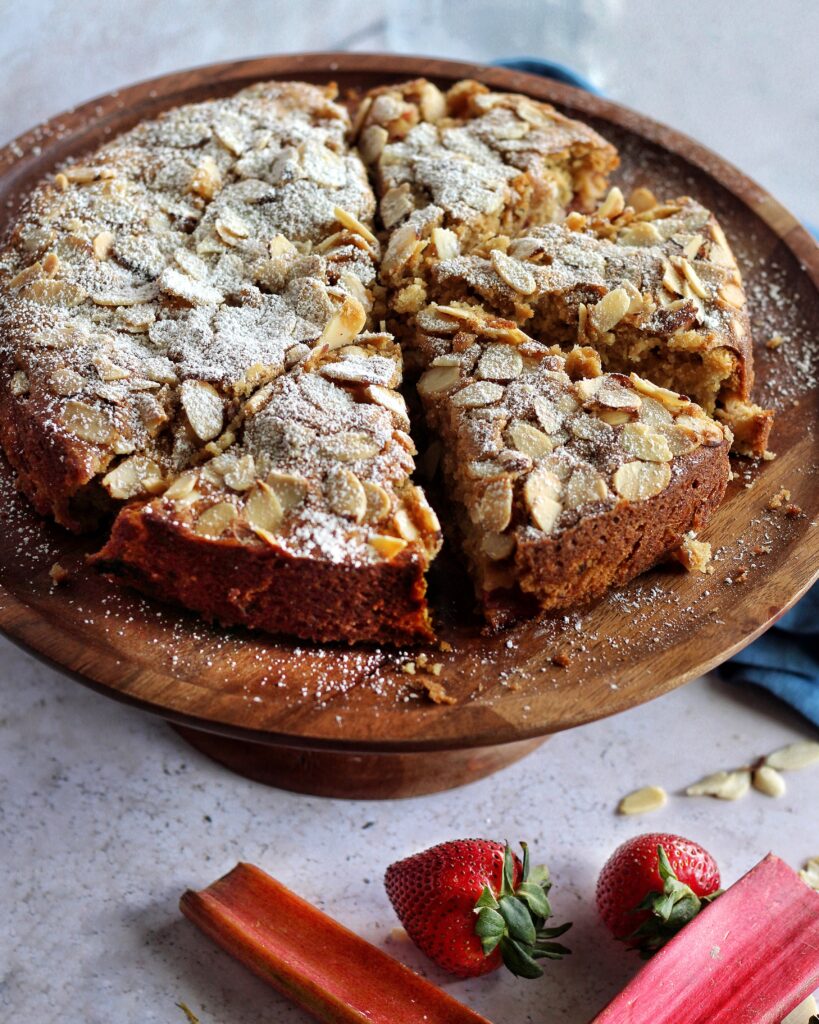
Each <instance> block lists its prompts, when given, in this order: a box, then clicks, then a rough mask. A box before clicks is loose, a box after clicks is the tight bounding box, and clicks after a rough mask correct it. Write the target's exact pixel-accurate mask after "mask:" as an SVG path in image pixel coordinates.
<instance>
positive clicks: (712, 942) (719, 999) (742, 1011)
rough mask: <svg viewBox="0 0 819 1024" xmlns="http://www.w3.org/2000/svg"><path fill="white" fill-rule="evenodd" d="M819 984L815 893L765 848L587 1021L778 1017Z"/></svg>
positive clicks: (646, 1023) (706, 1023)
mask: <svg viewBox="0 0 819 1024" xmlns="http://www.w3.org/2000/svg"><path fill="white" fill-rule="evenodd" d="M817 987H819V893H816V892H814V891H813V890H812V889H810V888H808V886H807V885H805V883H804V882H803V881H802V879H801V878H799V876H798V875H797V874H796V872H794V871H792V870H791V869H790V868H789V867H788V866H787V864H785V863H784V862H783V861H781V860H779V858H778V857H774V856H773V854H769V855H768V856H767V857H766V858H765V859H764V860H763V861H761V862H760V863H759V864H757V866H756V867H755V868H753V869H752V870H751V871H749V872H748V874H747V875H745V876H744V877H743V878H741V879H740V880H739V881H738V882H737V883H736V884H735V885H732V886H731V888H730V889H727V890H726V891H725V892H724V893H723V894H722V895H721V896H720V897H719V898H718V899H716V900H715V901H714V902H713V903H711V904H710V905H709V906H707V907H706V908H705V909H704V910H702V911H701V912H700V913H699V914H698V915H697V917H695V918H694V920H693V921H691V922H690V923H689V924H687V925H686V926H685V927H684V928H683V929H682V931H681V932H679V933H678V934H677V935H676V936H675V937H674V938H673V939H672V940H671V941H670V942H669V943H668V944H667V945H666V946H664V947H663V948H662V949H661V950H660V951H659V952H658V953H656V954H655V956H654V957H653V958H652V959H651V960H650V961H649V963H648V964H647V965H646V966H645V967H644V968H643V969H642V970H641V971H640V973H639V974H638V975H637V976H636V977H635V978H634V980H633V981H632V982H631V983H630V984H629V985H628V986H627V987H626V988H625V989H624V990H623V991H622V992H621V993H620V995H619V996H617V997H616V998H615V999H614V1000H612V1002H611V1003H609V1005H608V1006H607V1007H606V1008H605V1010H603V1012H602V1013H601V1014H599V1015H598V1016H597V1017H595V1018H594V1020H593V1021H592V1024H779V1022H780V1021H782V1019H783V1018H784V1017H786V1016H787V1015H788V1014H789V1013H790V1012H791V1010H793V1009H794V1007H795V1006H797V1005H798V1004H799V1003H800V1002H801V1001H802V1000H804V999H805V998H806V997H807V996H809V995H810V993H811V992H813V990H814V989H815V988H817Z"/></svg>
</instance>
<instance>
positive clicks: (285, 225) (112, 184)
mask: <svg viewBox="0 0 819 1024" xmlns="http://www.w3.org/2000/svg"><path fill="white" fill-rule="evenodd" d="M617 165H618V156H617V152H616V150H615V149H614V147H613V146H611V145H610V144H609V143H608V142H606V141H605V140H604V139H603V138H601V137H600V136H599V135H598V134H597V133H596V132H595V131H593V130H592V129H591V128H589V127H588V126H586V125H584V124H582V123H580V122H578V121H573V120H570V119H569V118H567V117H565V116H564V115H562V114H560V113H559V112H558V111H556V110H555V109H554V108H553V107H551V106H549V105H547V104H544V103H538V102H535V101H533V100H531V99H530V98H528V97H526V96H522V95H514V94H508V93H496V92H491V91H490V90H488V89H487V88H486V87H485V86H483V85H481V84H479V83H477V82H474V81H462V82H458V83H457V84H455V85H454V86H453V87H452V88H451V89H449V91H448V92H446V93H443V92H441V91H440V90H439V89H438V88H437V87H436V86H435V85H433V84H432V83H430V82H427V81H424V80H416V81H412V82H407V83H404V84H402V85H390V86H385V87H383V88H379V89H375V90H372V91H370V92H368V93H363V94H355V95H349V96H347V97H345V98H344V100H343V102H340V101H339V100H338V97H337V95H336V90H335V87H334V86H328V87H327V88H319V87H316V86H313V85H308V84H304V83H299V82H265V83H260V84H258V85H254V86H252V87H250V88H248V89H245V90H243V91H242V92H240V93H238V94H236V95H235V96H232V97H229V98H227V99H219V100H213V101H209V102H205V103H198V104H192V105H189V106H183V107H178V108H175V109H172V110H169V111H167V112H166V113H165V114H163V115H162V116H160V117H159V118H157V119H156V120H152V121H145V122H143V123H141V124H139V125H137V127H135V128H134V129H132V130H131V131H129V132H126V133H125V134H123V135H120V136H119V137H117V138H115V139H113V140H112V141H110V142H108V143H106V144H105V145H104V146H102V147H101V148H100V149H98V150H97V151H96V152H94V153H91V154H88V155H87V156H86V157H85V158H84V159H82V160H81V161H79V162H75V163H72V164H70V165H67V166H64V167H62V168H60V169H58V170H57V171H56V173H55V174H54V175H53V176H52V177H51V178H50V179H49V180H47V181H44V182H43V183H42V184H41V185H40V186H39V187H38V188H37V189H36V190H35V191H34V192H33V194H32V195H31V196H30V197H29V198H28V200H27V202H26V203H25V205H24V207H23V211H22V214H21V215H20V217H19V220H18V222H17V223H16V225H15V227H14V229H13V231H12V232H11V233H10V235H9V236H8V238H7V239H5V241H4V245H3V248H2V249H0V403H1V404H2V408H1V409H0V441H2V446H3V449H4V451H5V454H6V457H7V459H8V461H9V463H10V464H11V466H12V468H13V469H14V471H15V474H16V478H17V481H18V485H19V487H20V489H21V490H22V491H23V492H24V493H25V494H26V495H27V497H28V498H29V500H30V501H31V502H32V504H33V505H34V506H35V508H36V509H37V511H38V512H40V513H41V514H43V515H46V516H51V517H53V518H54V519H55V520H56V521H57V522H58V523H60V524H62V525H63V526H65V527H66V528H68V529H69V530H72V531H76V532H81V531H98V530H100V529H102V530H104V531H105V534H106V540H105V543H104V544H103V546H102V548H101V550H99V551H98V552H97V553H96V554H94V555H93V556H92V559H91V560H92V562H93V563H94V564H96V565H97V566H98V567H99V569H100V571H102V572H104V573H106V574H108V575H109V576H110V577H112V578H114V579H117V580H121V581H124V582H126V583H128V584H130V585H132V586H134V587H137V588H138V589H139V590H141V591H143V592H144V593H147V594H149V595H151V596H153V597H156V598H158V599H160V600H163V601H170V602H175V603H177V604H181V605H184V606H186V607H188V608H191V609H194V610H196V611H198V612H199V613H201V614H202V615H203V616H204V617H206V618H208V619H211V620H215V621H218V622H220V623H223V624H225V625H232V624H243V625H246V626H250V627H255V628H259V629H263V630H267V631H269V632H273V633H286V634H291V635H294V636H298V637H303V638H306V639H312V640H318V641H346V642H360V641H366V642H378V643H392V644H406V643H414V642H424V641H430V640H433V639H434V636H435V632H434V630H435V614H434V608H433V609H430V608H429V607H428V604H427V597H426V579H427V572H428V569H429V566H430V563H431V562H432V560H433V559H434V558H435V556H436V554H437V553H438V551H439V550H440V547H441V545H442V543H443V538H444V535H445V536H446V543H447V544H452V545H454V546H456V547H457V548H458V550H459V551H460V554H461V557H462V559H463V560H464V563H465V565H466V566H467V568H468V570H469V572H470V574H471V576H472V579H473V581H474V585H475V591H476V606H477V607H478V608H479V609H480V610H481V612H482V614H483V615H484V616H485V618H486V622H487V626H488V627H489V628H497V627H501V626H503V625H504V624H507V623H509V622H511V621H513V620H514V619H516V618H519V617H520V616H524V615H533V614H538V613H541V612H555V611H563V610H566V609H567V608H570V607H574V606H578V605H583V604H586V603H588V602H590V601H593V600H595V599H597V598H599V597H600V596H601V595H603V594H604V593H605V592H606V591H607V590H608V589H609V588H611V587H613V586H617V585H620V584H623V583H625V582H627V581H628V580H630V579H632V578H633V577H634V576H636V575H637V574H639V573H641V572H644V571H645V570H646V569H648V568H650V567H651V566H652V565H655V564H656V563H657V562H659V561H661V560H663V559H666V558H669V557H676V558H677V559H679V560H680V561H682V562H683V564H685V565H686V566H687V567H689V568H697V567H702V566H703V565H704V564H705V562H706V561H707V557H708V545H707V544H705V543H704V542H701V541H698V540H697V539H696V533H697V531H698V530H699V529H700V528H701V527H702V526H703V525H704V524H705V522H706V521H707V520H708V517H709V516H710V514H711V513H712V512H713V510H714V509H715V508H716V507H717V505H718V504H719V502H720V501H721V500H722V497H723V495H724V492H725V488H726V485H727V481H728V478H729V475H730V465H729V459H728V454H729V451H730V450H731V449H733V450H734V451H735V452H737V453H739V454H741V455H754V456H761V455H764V454H765V452H766V444H767V438H768V434H769V431H770V427H771V421H772V414H771V413H770V412H769V411H767V410H765V409H762V408H760V407H759V406H757V405H755V404H754V403H753V401H752V397H751V390H752V386H753V345H752V339H751V333H750V326H749V322H748V317H747V314H746V311H745V296H744V292H743V288H742V279H741V276H740V272H739V270H738V268H737V265H736V261H735V259H734V256H733V254H732V252H731V248H730V245H729V243H728V241H727V239H726V237H725V235H724V233H723V231H722V229H721V228H720V225H719V224H718V222H717V221H716V219H715V218H714V216H713V215H712V214H711V213H710V212H709V211H708V210H707V209H705V208H704V207H703V206H701V205H700V204H699V203H698V202H697V201H696V199H693V198H690V197H679V198H671V199H669V198H667V197H664V196H661V197H659V198H657V197H655V196H654V195H653V194H652V193H651V192H649V191H648V190H647V189H645V188H638V189H636V190H635V191H634V192H632V193H631V194H630V195H629V196H627V197H625V196H624V195H623V193H622V192H621V191H620V189H619V188H618V187H617V186H616V185H613V186H612V184H611V182H610V176H611V175H612V173H613V172H614V171H615V170H616V167H617ZM419 453H420V454H419ZM427 489H429V490H430V493H434V494H435V495H436V498H435V506H436V507H435V509H433V507H432V505H431V504H430V500H429V499H428V497H427V494H426V490H427ZM441 524H443V528H442V525H441Z"/></svg>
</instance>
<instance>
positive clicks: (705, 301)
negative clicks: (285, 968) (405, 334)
mask: <svg viewBox="0 0 819 1024" xmlns="http://www.w3.org/2000/svg"><path fill="white" fill-rule="evenodd" d="M635 202H636V205H634V204H632V203H630V204H629V205H626V204H625V202H624V200H623V197H622V195H621V194H620V192H619V190H618V189H613V190H612V192H611V193H610V195H609V196H608V198H607V200H606V202H605V203H604V204H603V205H602V206H601V208H600V209H599V210H598V211H597V212H596V213H595V214H594V215H592V216H591V217H586V216H584V215H582V214H579V213H572V214H570V215H569V216H568V217H567V218H566V220H565V221H564V222H563V223H561V224H547V225H543V226H540V227H537V228H533V229H531V230H528V231H526V232H524V233H523V234H521V235H518V236H517V237H514V238H509V237H500V236H499V237H497V238H495V239H493V240H492V241H491V243H490V244H489V245H487V246H486V247H485V251H484V252H483V253H481V254H472V255H468V256H456V257H453V258H452V259H448V260H443V261H440V262H438V263H437V264H436V265H435V266H434V268H432V284H431V286H430V287H429V289H428V290H429V291H430V292H431V294H432V295H433V296H434V298H435V299H436V300H437V301H438V302H441V303H444V304H447V303H451V302H463V301H473V302H478V303H480V304H482V305H484V306H486V307H488V308H490V309H492V310H494V311H495V312H496V313H498V314H499V315H500V316H502V317H507V318H509V319H512V320H514V321H515V322H516V323H517V324H519V325H521V326H523V327H525V329H526V330H527V331H530V332H531V333H533V334H535V335H536V336H537V337H539V338H544V339H548V340H549V341H550V342H555V343H560V344H562V345H568V346H572V345H575V344H580V345H591V346H593V347H594V348H595V349H596V350H597V351H598V352H599V353H600V358H601V361H602V364H603V367H604V369H606V370H609V371H613V372H619V373H629V372H631V371H634V372H636V373H638V374H640V375H642V376H645V377H647V378H648V379H650V380H652V381H653V382H655V383H657V384H659V385H661V386H663V387H667V388H672V389H674V390H676V391H680V392H683V393H685V394H687V395H690V396H691V397H692V398H693V399H695V400H696V401H697V402H698V403H700V405H702V406H703V408H704V409H705V410H706V411H707V412H708V413H711V414H715V415H716V417H717V418H718V419H720V420H722V421H723V422H725V423H726V424H728V425H729V426H730V428H731V430H732V431H733V434H734V447H735V450H737V451H739V452H741V453H743V454H750V455H762V454H763V453H764V452H765V450H766V443H767V439H768V434H769V432H770V428H771V422H772V419H773V414H772V413H771V412H770V411H768V410H764V409H761V408H760V407H759V406H757V405H754V404H753V402H752V401H751V399H750V395H751V387H752V384H753V345H752V340H751V330H750V324H749V320H748V314H747V309H746V301H745V294H744V292H743V288H742V279H741V277H740V273H739V270H738V269H737V265H736V261H735V259H734V256H733V253H732V252H731V249H730V247H729V245H728V242H727V241H726V238H725V235H724V233H723V231H722V229H721V227H720V226H719V223H718V222H717V220H716V218H715V217H714V216H713V214H711V213H710V212H709V211H708V210H706V209H705V207H703V206H701V205H700V204H699V203H697V202H695V201H694V200H693V199H690V198H687V197H683V198H681V199H676V200H673V201H669V202H664V203H657V202H655V201H654V200H653V197H651V196H650V194H648V193H647V192H646V190H644V189H643V190H640V193H638V196H637V198H636V199H635Z"/></svg>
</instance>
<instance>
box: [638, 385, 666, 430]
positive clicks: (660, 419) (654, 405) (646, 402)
mask: <svg viewBox="0 0 819 1024" xmlns="http://www.w3.org/2000/svg"><path fill="white" fill-rule="evenodd" d="M638 390H639V389H638ZM671 393H672V394H673V392H671ZM639 419H640V422H641V423H647V424H648V425H649V426H650V427H654V428H658V427H670V426H671V425H672V424H673V422H674V417H673V416H672V415H671V413H670V412H669V411H668V409H666V407H665V406H664V405H663V404H662V403H661V402H658V401H657V399H656V398H651V397H649V396H648V395H647V394H644V396H643V402H642V405H641V406H640V413H639Z"/></svg>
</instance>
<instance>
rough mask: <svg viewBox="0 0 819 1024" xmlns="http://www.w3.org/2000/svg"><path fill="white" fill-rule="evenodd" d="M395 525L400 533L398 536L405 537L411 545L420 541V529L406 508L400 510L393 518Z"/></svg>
mask: <svg viewBox="0 0 819 1024" xmlns="http://www.w3.org/2000/svg"><path fill="white" fill-rule="evenodd" d="M393 524H394V526H395V529H396V530H397V531H398V535H399V536H400V537H403V538H404V540H405V541H407V542H409V543H410V544H411V543H413V542H414V541H416V540H418V539H419V538H420V536H421V533H420V531H419V529H418V527H417V526H416V525H415V522H414V521H413V519H412V516H411V515H410V514H409V512H408V511H407V510H406V509H405V508H399V509H398V511H397V512H396V513H395V515H394V516H393Z"/></svg>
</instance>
